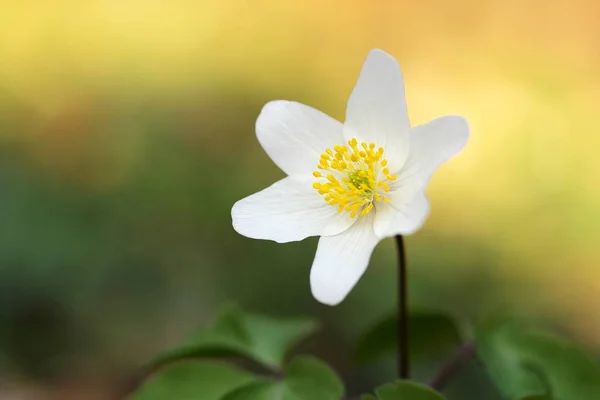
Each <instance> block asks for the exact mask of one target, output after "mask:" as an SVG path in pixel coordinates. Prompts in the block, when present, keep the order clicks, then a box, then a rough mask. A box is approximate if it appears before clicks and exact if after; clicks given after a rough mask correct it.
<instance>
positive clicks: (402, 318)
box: [396, 235, 410, 379]
mask: <svg viewBox="0 0 600 400" xmlns="http://www.w3.org/2000/svg"><path fill="white" fill-rule="evenodd" d="M396 251H397V253H398V340H397V342H398V343H397V344H398V377H399V378H400V379H409V378H410V351H409V338H408V330H409V326H408V319H409V315H408V274H407V270H406V249H405V247H404V237H403V236H402V235H396Z"/></svg>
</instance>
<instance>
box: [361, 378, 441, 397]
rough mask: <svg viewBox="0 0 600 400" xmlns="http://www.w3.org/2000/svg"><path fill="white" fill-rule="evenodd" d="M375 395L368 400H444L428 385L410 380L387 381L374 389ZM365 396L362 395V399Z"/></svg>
mask: <svg viewBox="0 0 600 400" xmlns="http://www.w3.org/2000/svg"><path fill="white" fill-rule="evenodd" d="M375 393H376V394H377V397H373V396H371V397H366V399H369V400H371V399H372V400H444V397H443V396H442V395H441V394H440V393H438V392H436V391H435V390H433V389H431V388H430V387H428V386H424V385H421V384H420V383H416V382H410V381H397V382H395V383H388V384H387V385H383V386H380V387H378V388H377V389H375ZM364 399H365V398H364V397H363V400H364Z"/></svg>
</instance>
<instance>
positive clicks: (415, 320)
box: [355, 311, 461, 363]
mask: <svg viewBox="0 0 600 400" xmlns="http://www.w3.org/2000/svg"><path fill="white" fill-rule="evenodd" d="M396 321H397V316H396V315H391V316H388V317H387V318H385V319H383V320H381V321H380V322H378V323H377V324H376V325H374V326H373V327H371V328H370V329H369V330H368V331H367V332H366V333H365V334H364V335H363V336H362V337H361V338H360V339H359V341H358V344H357V346H356V350H355V357H356V360H357V361H358V362H359V363H369V362H373V361H375V360H377V359H378V358H381V357H384V356H388V355H392V354H395V353H396V342H397V332H398V327H397V323H396ZM408 329H409V335H410V338H409V339H410V349H411V355H413V356H419V355H425V354H435V353H436V352H440V351H443V350H445V349H448V348H452V347H454V346H457V345H459V344H460V342H461V334H460V331H459V329H458V327H457V326H456V324H455V323H454V321H453V320H452V319H451V318H450V317H449V316H447V315H445V314H440V313H436V312H426V311H417V312H412V313H411V315H410V320H409V325H408Z"/></svg>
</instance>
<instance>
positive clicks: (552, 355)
mask: <svg viewBox="0 0 600 400" xmlns="http://www.w3.org/2000/svg"><path fill="white" fill-rule="evenodd" d="M476 342H477V348H478V350H477V352H478V356H479V358H480V359H481V360H482V361H483V362H484V363H485V365H486V368H487V370H488V372H489V374H490V376H491V378H492V380H493V381H494V382H495V383H496V386H498V388H499V389H500V390H501V391H502V392H503V393H504V394H505V395H507V396H508V397H510V398H521V397H526V396H540V395H541V394H544V393H551V394H552V396H551V397H556V398H557V399H560V400H597V399H600V368H599V366H598V365H597V364H596V363H595V362H594V361H593V360H592V358H591V357H589V356H588V355H587V354H586V353H585V352H584V351H583V350H582V349H581V348H579V347H578V346H577V345H575V344H573V343H571V342H569V341H567V340H565V339H563V338H559V337H556V336H554V335H550V334H548V333H543V332H539V331H533V330H531V329H528V328H527V327H524V326H522V325H519V324H517V323H515V322H511V321H506V320H491V321H488V322H486V323H484V324H483V325H482V326H481V327H479V328H478V330H477V333H476ZM542 398H543V397H542Z"/></svg>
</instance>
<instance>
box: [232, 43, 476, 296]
mask: <svg viewBox="0 0 600 400" xmlns="http://www.w3.org/2000/svg"><path fill="white" fill-rule="evenodd" d="M256 134H257V137H258V141H259V142H260V144H261V145H262V147H263V148H264V149H265V151H266V152H267V154H268V155H269V157H271V159H272V160H273V161H274V162H275V164H277V166H279V168H281V169H282V170H283V171H284V172H285V173H286V174H287V175H288V176H287V177H286V178H284V179H282V180H280V181H278V182H275V183H274V184H273V185H271V186H269V187H268V188H266V189H265V190H263V191H261V192H258V193H255V194H253V195H251V196H248V197H246V198H245V199H242V200H240V201H238V202H237V203H236V204H235V205H234V206H233V209H232V210H231V215H232V219H233V228H234V229H235V230H236V231H237V232H239V233H240V234H242V235H244V236H247V237H250V238H254V239H268V240H274V241H276V242H279V243H284V242H291V241H297V240H303V239H304V238H306V237H309V236H321V238H320V240H319V245H318V247H317V253H316V256H315V259H314V262H313V265H312V269H311V272H310V284H311V290H312V293H313V295H314V297H315V298H316V299H317V300H318V301H320V302H321V303H324V304H329V305H335V304H338V303H340V302H341V301H342V300H343V299H344V298H345V297H346V295H347V294H348V293H349V292H350V290H351V289H352V288H353V287H354V285H355V284H356V282H357V281H358V280H359V279H360V277H361V276H362V274H363V273H364V271H365V270H366V268H367V265H368V263H369V259H370V257H371V253H372V252H373V249H374V248H375V246H376V245H377V243H378V242H379V241H380V240H382V239H383V238H386V237H390V236H394V235H399V234H403V235H407V234H411V233H413V232H415V231H416V230H417V229H419V228H420V227H421V225H423V223H424V221H425V219H426V218H427V215H428V213H429V200H428V199H427V197H426V195H425V189H426V187H427V184H428V182H429V179H430V177H431V175H432V174H433V172H434V171H435V170H436V168H437V167H438V166H439V165H440V164H441V163H443V162H444V161H446V160H447V159H449V158H450V157H452V156H453V155H455V154H456V153H458V152H459V151H460V150H461V149H462V148H463V147H464V145H465V144H466V142H467V139H468V137H469V129H468V126H467V123H466V121H465V120H464V119H463V118H462V117H457V116H446V117H441V118H438V119H435V120H433V121H431V122H429V123H427V124H423V125H419V126H415V127H413V128H411V127H410V122H409V119H408V115H407V111H406V100H405V98H404V82H403V80H402V74H401V72H400V67H399V66H398V63H397V62H396V60H395V59H394V58H393V57H392V56H390V55H389V54H387V53H385V52H383V51H381V50H372V51H371V52H370V53H369V55H368V57H367V59H366V61H365V64H364V66H363V68H362V71H361V73H360V76H359V78H358V82H357V84H356V87H355V88H354V90H353V91H352V94H351V95H350V100H348V106H347V109H346V122H345V123H344V124H341V123H340V122H338V121H336V120H335V119H333V118H331V117H329V116H327V115H326V114H324V113H322V112H320V111H318V110H315V109H314V108H311V107H308V106H306V105H303V104H300V103H296V102H291V101H283V100H279V101H272V102H270V103H268V104H267V105H265V106H264V108H263V109H262V111H261V113H260V115H259V117H258V120H257V121H256Z"/></svg>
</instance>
